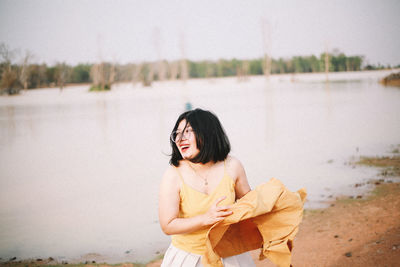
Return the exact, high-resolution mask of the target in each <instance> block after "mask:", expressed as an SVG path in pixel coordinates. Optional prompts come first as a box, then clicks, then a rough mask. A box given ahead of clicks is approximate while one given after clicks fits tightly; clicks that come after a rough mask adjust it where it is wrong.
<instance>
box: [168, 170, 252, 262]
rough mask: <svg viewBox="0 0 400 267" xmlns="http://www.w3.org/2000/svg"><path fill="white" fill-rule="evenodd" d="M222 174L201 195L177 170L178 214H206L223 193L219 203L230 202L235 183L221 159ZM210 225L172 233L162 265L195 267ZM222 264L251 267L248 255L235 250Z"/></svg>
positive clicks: (233, 200)
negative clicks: (216, 182)
mask: <svg viewBox="0 0 400 267" xmlns="http://www.w3.org/2000/svg"><path fill="white" fill-rule="evenodd" d="M224 165H225V166H224V175H223V177H222V179H221V181H220V182H219V184H218V186H217V187H216V188H215V189H214V191H213V192H211V193H210V194H205V193H202V192H200V191H197V190H196V189H194V188H192V187H191V186H189V185H187V184H186V183H185V182H184V180H183V178H182V176H181V174H180V173H179V171H178V170H177V172H178V174H179V176H180V179H181V181H182V186H181V190H180V193H179V194H180V206H179V217H180V218H189V217H193V216H197V215H200V214H204V213H206V212H207V211H208V210H209V208H210V207H211V205H212V204H214V203H215V201H216V200H217V199H218V198H220V197H222V196H226V199H224V200H223V201H221V202H220V204H219V205H231V204H233V203H234V202H235V183H234V180H233V179H232V178H231V177H230V176H229V175H228V173H227V171H226V164H225V162H224ZM210 227H211V226H207V227H204V228H202V229H200V230H197V231H195V232H192V233H188V234H179V235H173V236H172V237H171V240H172V242H171V245H170V247H169V248H168V250H167V251H166V253H165V255H164V259H163V263H162V265H161V266H162V267H180V266H182V267H199V266H204V265H203V264H202V262H201V260H202V257H203V255H204V254H205V253H206V239H207V233H208V231H209V230H210ZM222 263H223V264H224V265H225V266H232V267H234V266H236V267H251V266H255V264H254V262H253V260H252V258H251V256H250V254H248V253H240V254H239V253H238V255H230V256H229V257H224V258H222Z"/></svg>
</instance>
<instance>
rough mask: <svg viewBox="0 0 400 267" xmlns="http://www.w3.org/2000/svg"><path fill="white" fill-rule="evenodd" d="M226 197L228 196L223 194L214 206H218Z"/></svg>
mask: <svg viewBox="0 0 400 267" xmlns="http://www.w3.org/2000/svg"><path fill="white" fill-rule="evenodd" d="M224 199H226V196H222V197H220V198H218V199H217V200H216V201H215V202H214V206H217V205H218V203H220V202H221V201H222V200H224Z"/></svg>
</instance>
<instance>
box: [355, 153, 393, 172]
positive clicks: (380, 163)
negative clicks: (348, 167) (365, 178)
mask: <svg viewBox="0 0 400 267" xmlns="http://www.w3.org/2000/svg"><path fill="white" fill-rule="evenodd" d="M356 164H360V165H366V166H371V167H379V168H383V169H382V171H381V175H382V176H400V156H398V155H395V156H392V157H361V158H360V160H359V161H358V162H356Z"/></svg>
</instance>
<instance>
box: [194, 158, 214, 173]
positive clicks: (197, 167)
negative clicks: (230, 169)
mask: <svg viewBox="0 0 400 267" xmlns="http://www.w3.org/2000/svg"><path fill="white" fill-rule="evenodd" d="M187 163H188V164H189V166H190V167H192V168H193V169H195V170H196V171H202V170H205V169H208V168H211V167H212V166H213V165H214V164H215V163H214V162H212V161H209V162H207V163H204V164H203V163H193V162H191V161H190V160H188V161H187Z"/></svg>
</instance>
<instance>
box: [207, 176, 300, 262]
mask: <svg viewBox="0 0 400 267" xmlns="http://www.w3.org/2000/svg"><path fill="white" fill-rule="evenodd" d="M306 195H307V193H306V191H305V189H300V190H299V191H297V192H296V193H293V192H291V191H289V190H288V189H287V188H286V187H285V186H284V185H283V184H282V183H281V182H280V181H279V180H277V179H275V178H272V179H271V180H270V181H268V182H267V183H265V184H262V185H260V186H258V187H257V188H256V189H255V190H253V191H250V192H249V193H247V194H246V195H245V196H244V197H242V198H241V199H240V200H238V201H237V202H236V203H235V204H234V205H233V206H232V211H233V214H232V215H230V216H228V217H226V218H225V219H224V220H223V221H222V222H219V223H216V224H214V225H213V226H212V227H211V228H210V229H209V231H208V232H207V238H206V251H205V253H204V257H203V259H202V263H203V265H204V266H218V267H222V266H223V264H222V261H221V258H225V257H229V256H232V255H237V254H240V253H243V252H246V251H250V250H254V249H257V248H261V253H260V259H263V258H265V257H267V258H268V259H270V260H271V261H272V262H274V263H275V264H276V265H278V266H290V262H291V251H292V246H293V245H292V244H293V238H294V237H295V235H296V234H297V231H298V227H299V224H300V222H301V220H302V216H303V204H304V201H305V198H306Z"/></svg>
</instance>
